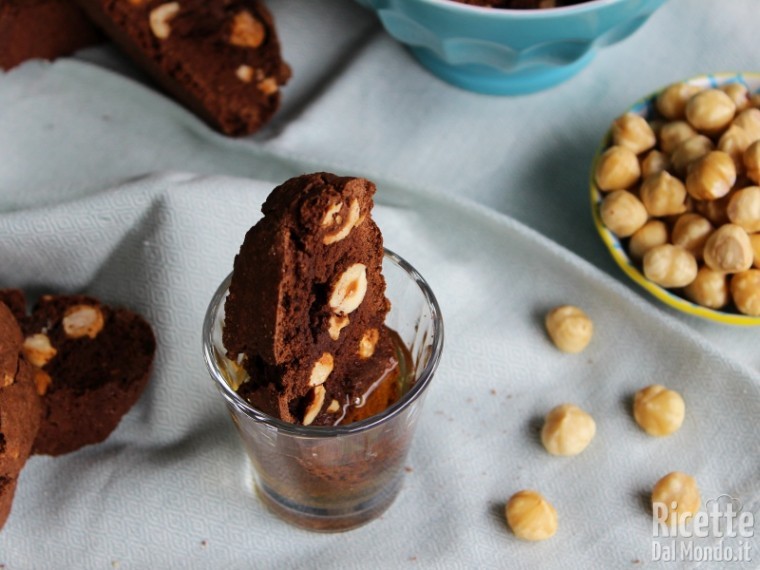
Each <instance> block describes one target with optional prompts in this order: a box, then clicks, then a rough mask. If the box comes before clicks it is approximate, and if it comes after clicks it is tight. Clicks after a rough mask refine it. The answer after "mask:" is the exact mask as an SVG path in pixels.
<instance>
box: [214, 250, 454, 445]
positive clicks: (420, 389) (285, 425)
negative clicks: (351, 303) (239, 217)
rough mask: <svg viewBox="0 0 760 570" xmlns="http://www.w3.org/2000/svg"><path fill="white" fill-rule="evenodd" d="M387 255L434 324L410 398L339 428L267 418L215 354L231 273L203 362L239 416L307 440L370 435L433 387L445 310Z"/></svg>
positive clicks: (402, 263)
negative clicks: (226, 375)
mask: <svg viewBox="0 0 760 570" xmlns="http://www.w3.org/2000/svg"><path fill="white" fill-rule="evenodd" d="M384 253H385V255H384V259H389V260H390V261H391V262H393V263H394V264H395V265H397V266H398V267H400V268H401V269H402V270H403V271H404V272H405V273H406V274H407V275H408V276H409V277H410V278H411V279H412V280H413V281H414V282H415V284H416V285H417V287H419V289H420V291H421V292H422V295H423V297H424V298H425V301H426V302H427V305H428V308H429V309H430V318H431V320H432V323H433V332H432V339H433V342H432V347H431V349H432V350H431V352H430V357H429V358H428V361H427V362H426V363H425V367H424V368H423V369H422V371H421V372H420V373H419V375H418V377H417V380H416V381H415V383H414V385H413V386H412V388H411V389H410V390H409V391H408V392H407V393H406V394H404V395H403V396H402V397H401V398H400V399H399V400H398V401H397V402H395V403H394V404H393V405H391V406H389V407H388V408H386V409H385V410H383V411H382V412H380V413H379V414H375V415H373V416H370V417H368V418H365V419H363V420H360V421H358V422H353V423H350V424H346V425H337V426H302V425H298V424H292V423H289V422H285V421H283V420H281V419H279V418H275V417H274V416H270V415H269V414H265V413H264V412H262V411H260V410H258V409H256V408H255V407H253V406H252V405H251V404H249V403H248V402H246V401H245V400H244V399H243V398H241V397H240V396H239V395H238V393H237V392H236V391H235V390H233V389H232V387H231V386H230V385H229V384H228V383H227V381H226V380H225V379H224V376H223V375H222V373H221V372H220V370H219V366H218V365H217V362H216V358H215V354H214V352H215V349H214V342H213V332H214V325H215V323H216V314H217V312H218V310H219V306H220V305H221V304H222V303H223V302H224V300H225V298H226V296H227V290H228V289H229V286H230V282H231V280H232V273H231V272H230V273H229V274H228V275H227V277H226V278H225V279H224V280H223V281H222V283H221V284H220V285H219V287H218V288H217V290H216V292H215V293H214V296H213V297H212V298H211V302H210V303H209V306H208V309H207V310H206V315H205V317H204V319H203V359H204V361H205V363H206V368H207V369H208V372H209V374H210V375H211V378H212V379H213V380H214V382H215V384H216V385H217V388H218V389H219V391H220V392H221V394H222V396H223V397H224V399H225V400H226V401H227V403H229V404H230V405H232V406H234V407H235V408H236V409H237V410H238V411H239V412H242V413H243V414H245V415H246V416H248V417H250V418H251V419H254V420H256V421H257V422H260V423H263V424H267V425H269V426H271V427H273V428H275V429H277V430H278V431H280V432H285V433H288V434H291V435H297V436H299V437H306V438H329V437H336V436H340V435H349V434H354V433H360V432H363V431H367V430H368V429H371V428H373V427H375V426H378V425H380V424H383V423H385V422H387V421H389V420H390V419H392V418H393V417H395V416H397V415H398V414H400V413H401V412H402V411H403V410H405V409H406V408H407V407H409V406H410V405H411V404H412V403H413V402H415V401H416V400H417V399H418V398H419V397H420V396H421V395H422V394H423V393H424V392H425V389H426V388H427V386H428V385H429V384H430V381H431V380H432V378H433V376H434V375H435V371H436V369H437V368H438V364H439V362H440V359H441V353H442V351H443V317H442V315H441V308H440V306H439V304H438V300H437V299H436V297H435V294H434V293H433V291H432V289H430V286H429V285H428V283H427V281H425V279H424V277H422V275H420V273H419V272H418V271H417V270H416V269H415V268H414V267H413V266H412V265H411V264H409V262H407V261H406V260H405V259H403V258H402V257H401V256H399V255H397V254H396V253H394V252H392V251H391V250H389V249H387V248H385V249H384Z"/></svg>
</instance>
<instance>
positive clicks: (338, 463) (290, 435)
mask: <svg viewBox="0 0 760 570" xmlns="http://www.w3.org/2000/svg"><path fill="white" fill-rule="evenodd" d="M383 274H384V276H385V280H386V282H387V290H386V296H387V297H388V298H389V299H390V301H391V304H392V307H391V311H390V313H389V314H388V317H387V319H386V325H387V326H388V327H389V328H391V329H393V330H395V331H396V332H397V333H398V334H399V336H400V338H401V339H402V341H403V343H404V344H405V345H406V348H407V349H408V355H407V358H406V360H409V362H401V363H400V365H401V366H402V371H403V374H402V377H404V378H405V386H406V390H405V393H403V395H402V396H401V398H400V399H399V400H398V401H397V402H395V403H394V404H393V405H391V406H390V407H388V408H387V409H385V410H384V411H382V412H380V413H378V414H376V415H374V416H371V417H369V418H367V419H364V420H361V421H358V422H355V423H351V424H347V425H338V426H333V427H330V426H327V427H326V426H301V425H295V424H290V423H287V422H283V421H281V420H279V419H277V418H274V417H272V416H269V415H267V414H264V413H262V412H260V411H259V410H257V409H256V408H254V407H253V406H251V405H250V404H249V403H248V402H246V401H245V400H244V399H242V398H241V397H240V396H238V394H237V392H235V390H234V389H233V387H232V385H234V384H235V378H234V377H233V374H232V373H231V370H234V367H229V366H228V364H229V360H228V359H227V358H226V356H225V353H226V351H225V349H224V346H223V344H222V325H223V323H224V300H225V298H226V297H227V291H228V288H229V284H230V278H231V276H228V277H227V279H225V281H224V282H223V283H222V284H221V285H220V286H219V289H218V290H217V291H216V293H215V294H214V297H213V299H212V300H211V304H210V305H209V308H208V312H207V313H206V318H205V321H204V324H203V353H204V358H205V360H206V366H207V367H208V370H209V373H210V374H211V378H212V379H213V381H214V383H215V384H216V386H217V388H218V389H219V393H220V394H221V395H222V397H223V398H224V400H225V403H226V404H227V408H228V411H229V413H230V415H231V417H232V420H233V422H234V424H235V426H236V427H237V429H238V432H239V433H240V436H241V437H242V439H243V443H244V445H245V449H246V451H247V453H248V456H249V458H250V460H251V464H252V466H253V470H252V471H253V477H254V483H255V485H256V490H257V492H258V495H259V497H260V498H261V500H262V501H263V502H264V504H265V505H266V506H267V507H268V508H269V509H270V510H272V511H273V512H274V513H276V514H277V515H279V516H280V517H281V518H283V519H284V520H286V521H288V522H290V523H292V524H295V525H297V526H300V527H304V528H307V529H310V530H315V531H322V532H331V531H343V530H349V529H352V528H355V527H357V526H360V525H362V524H365V523H367V522H369V521H371V520H373V519H375V518H376V517H378V516H379V515H380V514H382V513H383V512H384V511H385V510H386V509H387V508H388V507H389V506H390V505H391V503H392V502H393V500H394V499H395V498H396V495H397V494H398V492H399V490H400V489H401V484H402V479H403V475H404V469H403V465H404V461H405V459H406V456H407V453H408V451H409V446H410V444H411V441H412V436H413V434H414V429H415V425H416V422H417V419H418V417H419V415H420V410H421V407H422V402H423V400H424V395H425V391H426V390H427V388H428V386H429V385H430V382H431V380H432V378H433V375H434V373H435V370H436V368H437V366H438V362H439V360H440V357H441V350H442V348H443V321H442V319H441V313H440V308H439V306H438V303H437V301H436V299H435V296H434V295H433V292H432V291H431V290H430V287H429V286H428V284H427V283H426V282H425V280H424V279H423V278H422V276H420V274H419V273H417V271H416V270H415V269H414V268H413V267H412V266H411V265H409V264H408V263H407V262H406V261H404V260H403V259H402V258H400V257H399V256H397V255H396V254H394V253H392V252H390V251H388V250H386V251H385V258H384V260H383ZM409 355H411V356H409ZM231 383H232V385H231Z"/></svg>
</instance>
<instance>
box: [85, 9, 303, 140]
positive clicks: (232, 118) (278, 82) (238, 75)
mask: <svg viewBox="0 0 760 570" xmlns="http://www.w3.org/2000/svg"><path fill="white" fill-rule="evenodd" d="M76 1H77V2H78V3H79V4H80V5H81V6H82V8H84V9H85V11H86V12H87V13H88V15H89V16H90V17H91V18H92V19H93V21H95V22H96V23H97V24H98V25H100V26H101V27H102V28H103V30H105V32H106V33H107V34H108V35H109V36H110V37H111V38H112V39H113V40H114V42H116V44H118V45H119V46H120V47H121V48H122V49H123V50H124V51H125V52H126V53H127V55H129V56H130V57H132V59H133V60H134V61H135V63H137V64H138V65H140V66H142V67H143V68H144V69H145V71H147V72H148V73H149V74H151V75H152V76H153V78H154V79H155V80H156V81H157V82H158V83H159V85H161V86H162V87H163V88H164V89H165V90H166V91H167V92H168V93H170V94H171V95H172V96H174V97H175V98H176V99H177V100H178V101H179V102H180V103H182V104H184V105H185V106H186V107H187V108H189V109H190V110H191V111H193V112H194V113H196V114H197V115H198V116H199V117H201V118H202V119H203V120H205V121H206V122H207V123H209V124H210V125H211V126H213V127H214V128H216V129H218V130H220V131H221V132H223V133H225V134H227V135H233V136H239V135H246V134H250V133H253V132H254V131H256V130H258V129H259V128H261V127H262V126H263V125H264V124H265V123H266V122H267V121H268V120H269V119H270V118H271V117H272V115H274V113H275V111H276V110H277V108H278V107H279V104H280V87H281V86H282V85H284V84H285V83H286V82H287V81H288V79H289V78H290V68H289V67H288V65H287V64H286V63H285V62H284V61H283V59H282V56H281V55H280V42H279V39H278V37H277V30H276V29H275V25H274V20H273V18H272V15H271V14H270V12H269V10H267V8H266V6H265V5H264V4H263V2H261V1H260V0H217V1H214V2H205V1H203V0H177V1H173V2H166V1H160V0H158V1H157V0H76Z"/></svg>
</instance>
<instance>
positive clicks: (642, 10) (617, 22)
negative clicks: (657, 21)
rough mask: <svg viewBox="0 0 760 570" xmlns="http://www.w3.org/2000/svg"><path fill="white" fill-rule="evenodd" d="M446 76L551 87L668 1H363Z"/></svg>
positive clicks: (513, 91) (499, 85) (519, 88)
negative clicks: (533, 6) (519, 4)
mask: <svg viewBox="0 0 760 570" xmlns="http://www.w3.org/2000/svg"><path fill="white" fill-rule="evenodd" d="M357 1H358V2H359V3H360V4H362V5H364V6H366V7H368V8H371V9H373V10H374V11H375V12H377V14H378V16H379V18H380V21H381V22H382V24H383V26H384V27H385V29H386V30H387V31H388V33H389V34H390V35H391V36H393V37H394V38H395V39H396V40H398V41H399V42H401V43H402V44H404V45H406V46H408V48H409V49H410V50H411V52H412V53H413V54H414V56H415V57H416V58H417V60H419V62H420V63H421V64H422V65H423V66H425V67H426V68H427V69H428V70H430V71H431V72H432V73H433V74H435V75H436V76H438V77H440V78H441V79H443V80H444V81H447V82H449V83H452V84H454V85H457V86H459V87H463V88H464V89H469V90H471V91H477V92H479V93H488V94H494V95H517V94H521V93H531V92H534V91H540V90H542V89H546V88H548V87H551V86H553V85H556V84H558V83H561V82H562V81H565V80H566V79H568V78H570V77H572V76H573V75H575V74H576V73H578V72H579V71H580V70H581V69H583V68H584V67H585V66H586V65H587V64H588V63H589V62H590V61H591V60H592V59H593V57H594V54H595V53H596V51H597V50H598V49H599V48H602V47H604V46H608V45H611V44H614V43H616V42H619V41H620V40H622V39H625V38H627V37H628V36H629V35H631V34H632V33H633V32H634V31H636V30H637V29H638V28H639V27H640V26H641V25H642V24H643V23H644V22H646V20H647V18H649V16H651V15H652V13H653V12H654V11H655V10H657V8H659V7H660V6H662V4H664V3H665V0H591V1H590V2H586V3H583V4H577V5H574V6H568V7H565V8H549V9H543V10H503V9H495V8H480V7H476V6H470V5H467V4H460V3H458V2H454V1H452V0H357Z"/></svg>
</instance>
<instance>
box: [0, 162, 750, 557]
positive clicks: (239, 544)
mask: <svg viewBox="0 0 760 570" xmlns="http://www.w3.org/2000/svg"><path fill="white" fill-rule="evenodd" d="M270 189H271V184H269V183H260V182H252V181H249V180H240V179H232V178H221V177H198V176H193V175H186V174H167V175H160V176H153V177H148V178H144V179H141V180H137V181H134V182H131V183H128V184H125V185H122V186H119V187H116V188H113V189H110V190H107V191H103V192H99V193H97V194H95V195H92V196H89V197H85V198H82V199H78V200H72V201H69V202H67V203H65V204H61V205H58V206H53V207H48V208H38V209H33V210H25V211H22V212H17V213H10V214H4V215H2V216H0V259H2V271H3V279H4V280H5V281H6V282H5V283H4V284H6V285H24V286H28V287H30V288H31V289H32V290H34V291H37V292H42V291H50V290H54V291H75V290H76V291H79V290H83V291H86V292H88V293H91V294H93V295H96V296H99V297H101V298H103V299H104V300H105V301H106V302H109V303H112V304H123V305H126V306H129V307H132V308H134V309H136V310H138V311H140V312H142V313H143V314H144V315H145V316H146V317H147V318H148V319H149V320H150V321H151V322H152V323H153V324H154V326H155V327H156V334H157V337H158V341H159V349H158V358H157V360H156V367H155V372H154V375H153V379H152V382H151V384H150V386H149V388H148V390H147V392H146V393H145V395H144V396H143V397H142V399H141V400H140V402H139V403H138V404H137V405H136V407H135V408H134V409H133V410H132V411H131V413H130V414H129V415H128V416H127V417H126V418H125V419H124V420H123V422H122V424H121V426H120V427H119V428H118V430H117V431H116V432H115V433H114V434H113V435H112V437H111V438H110V439H109V440H108V441H107V442H105V443H103V444H100V445H95V446H90V447H87V448H85V449H83V450H81V451H79V452H76V453H73V454H70V455H67V456H64V457H60V458H57V459H51V458H42V457H36V458H33V459H31V461H30V462H29V464H28V466H27V467H26V468H25V470H24V472H23V473H22V476H21V479H20V485H19V491H18V495H17V498H16V501H15V503H14V508H13V512H12V515H11V518H10V520H9V522H8V524H7V526H6V528H5V529H4V530H3V531H2V533H0V563H5V564H6V565H7V567H8V568H14V569H15V568H46V567H50V566H51V565H55V566H56V567H62V568H103V567H108V566H109V565H110V564H112V563H118V565H119V567H121V568H168V567H194V568H231V567H232V568H247V567H265V568H285V567H295V568H313V567H335V568H356V567H362V566H363V565H370V566H380V567H390V566H398V565H400V564H405V565H408V564H410V563H412V562H414V564H415V565H417V566H422V567H440V568H444V567H445V568H456V567H462V568H464V567H503V566H508V565H511V564H512V563H514V564H516V565H517V564H519V565H524V566H526V567H539V566H540V567H542V568H560V567H565V568H566V567H567V566H568V560H572V561H573V565H574V567H577V568H590V567H593V566H594V565H595V564H598V563H599V562H600V561H601V562H602V563H603V564H604V566H605V567H607V568H612V567H623V566H628V565H631V564H632V562H634V561H636V560H639V561H643V560H648V557H649V555H650V550H651V548H652V546H651V544H652V530H651V519H650V515H649V513H648V511H647V509H646V506H645V505H646V501H645V495H646V493H647V492H648V491H649V489H650V488H651V486H652V485H653V483H654V482H655V481H656V480H657V479H658V478H659V477H660V476H662V475H664V474H665V473H667V472H669V471H671V470H674V469H679V470H684V471H687V472H689V473H692V474H693V475H694V476H695V477H696V478H697V480H698V481H699V484H700V486H701V488H702V492H703V495H704V497H705V498H710V497H718V496H719V495H721V494H724V493H728V494H730V495H731V496H734V497H737V498H739V499H740V500H741V502H742V504H743V505H744V506H745V509H751V510H752V512H753V513H754V514H755V516H756V517H758V516H760V495H758V481H757V473H758V469H759V468H760V464H758V442H757V437H756V433H755V425H756V420H757V417H758V414H760V389H759V388H758V377H757V373H756V372H754V371H751V370H748V369H743V368H742V367H740V366H736V365H734V364H732V363H731V362H729V361H727V360H726V359H724V358H723V357H722V356H721V355H720V353H718V352H716V351H715V350H713V349H712V348H711V347H710V346H708V345H705V344H704V343H701V342H699V341H697V340H695V339H693V338H691V336H692V335H691V334H689V333H688V331H686V330H685V329H684V328H683V327H681V326H678V325H674V324H673V323H672V322H670V321H668V320H665V319H663V318H661V316H660V315H659V313H658V312H657V311H656V310H654V309H653V308H652V306H651V305H650V304H649V303H646V302H643V301H641V300H639V299H638V298H636V297H631V295H630V294H629V292H628V289H627V288H626V287H624V286H622V285H620V284H618V283H616V282H614V281H612V280H611V279H610V278H608V277H606V276H605V275H604V274H602V273H601V272H599V271H598V270H597V269H595V268H593V267H591V266H590V265H588V264H587V263H585V262H583V261H581V260H580V259H578V258H576V257H574V256H572V255H569V254H568V253H567V251H566V250H563V249H561V248H559V247H557V246H556V245H554V244H552V243H551V242H549V241H548V240H546V239H545V238H543V237H541V236H539V235H537V234H535V233H534V232H532V231H530V230H527V229H526V228H525V227H523V226H521V225H519V224H517V223H515V222H512V221H510V220H508V219H506V218H503V217H500V216H498V215H495V214H492V213H490V212H489V211H487V210H484V209H481V208H479V207H475V206H471V205H467V204H464V203H459V202H452V201H450V200H447V199H441V198H436V197H433V196H428V195H425V194H421V193H416V192H413V191H410V190H406V191H404V192H403V193H398V192H396V191H394V189H393V188H382V189H381V191H382V193H383V197H384V201H386V202H388V203H390V204H394V205H389V206H385V205H380V206H378V207H377V219H378V223H379V225H380V227H381V229H382V230H383V232H384V234H385V236H386V242H387V246H388V247H390V248H391V249H394V250H396V251H397V252H399V253H401V254H402V255H403V256H404V257H406V258H407V259H408V260H409V261H410V262H411V263H412V264H413V265H415V266H416V267H417V268H418V269H419V270H420V271H421V273H422V274H423V275H424V276H425V277H426V278H427V279H428V280H429V282H430V284H431V286H432V288H433V290H434V291H435V292H436V293H437V295H438V298H439V300H440V303H441V306H442V311H443V315H444V318H445V322H446V327H447V345H446V349H445V356H444V358H443V360H442V363H441V366H440V370H439V372H438V374H437V376H436V378H435V380H434V383H433V384H432V386H431V388H430V393H429V395H428V399H427V401H426V403H425V409H424V413H423V416H422V418H421V422H420V426H419V431H418V433H417V437H416V440H415V443H414V446H413V449H412V453H411V456H410V457H409V460H408V467H409V471H410V472H409V473H408V474H407V476H406V485H405V488H404V490H403V491H402V493H401V495H400V496H399V498H398V500H397V502H396V503H395V504H394V505H393V506H392V507H391V509H390V510H389V511H388V512H387V513H386V514H385V515H384V516H383V517H382V518H381V519H380V520H378V521H375V522H373V523H371V524H370V525H368V526H366V527H364V528H361V529H358V530H356V531H353V532H350V533H348V534H343V535H332V536H331V535H316V534H311V533H308V532H305V531H300V530H297V529H294V528H291V527H289V526H287V525H286V524H285V523H282V522H280V521H279V520H278V519H276V518H274V517H273V516H272V515H270V514H268V513H267V512H266V510H265V509H264V508H263V507H262V505H261V503H260V502H259V501H258V500H257V499H256V498H255V496H254V494H253V492H252V490H251V484H250V472H249V468H248V466H247V462H246V458H245V456H244V452H243V450H242V447H241V444H240V442H239V440H238V438H237V435H236V433H235V432H234V430H233V427H232V423H231V421H230V420H229V418H228V417H227V415H226V411H225V408H224V405H223V403H222V401H221V398H220V397H219V396H218V395H217V394H216V392H215V388H214V387H213V386H212V383H211V380H210V379H209V378H208V376H207V374H206V371H205V369H204V365H203V362H202V358H201V338H200V329H201V323H202V320H203V316H204V311H205V308H206V306H207V303H208V301H209V300H210V298H211V295H212V293H213V291H214V289H215V288H216V286H217V285H218V284H219V283H220V282H221V280H222V279H223V278H224V276H225V275H226V274H227V273H228V272H229V270H230V268H231V263H232V259H233V256H234V254H235V252H236V250H237V248H238V246H239V243H240V242H241V241H242V238H243V235H244V233H245V231H246V229H247V228H248V227H249V225H250V224H252V223H253V222H254V221H255V220H256V219H257V217H258V213H257V210H258V208H259V206H260V204H261V202H262V200H263V199H264V197H265V196H266V194H267V193H268V191H269V190H270ZM562 302H573V303H577V304H578V305H580V306H583V307H584V308H585V309H586V310H587V311H588V313H589V314H590V315H591V317H592V318H593V319H594V322H595V324H596V331H597V332H596V335H595V337H594V339H593V341H592V343H591V345H590V346H589V348H588V350H587V351H586V352H585V353H582V354H580V355H565V354H562V353H560V352H559V351H557V350H556V349H555V348H554V347H553V346H552V345H551V343H550V342H549V341H548V339H547V337H546V335H545V333H544V331H543V328H542V324H541V318H542V316H543V314H544V313H545V311H546V310H547V308H549V307H551V306H553V305H554V304H557V303H562ZM651 382H665V383H666V384H668V385H669V386H671V387H673V388H675V389H677V390H679V391H680V392H681V393H682V394H683V395H684V398H685V400H686V403H687V417H686V421H685V424H684V426H683V428H682V429H681V430H680V431H679V432H678V433H677V434H675V435H674V436H671V437H669V438H665V439H662V440H660V439H653V438H650V437H649V436H647V435H645V434H644V433H643V432H641V431H640V430H639V429H638V428H637V427H636V425H635V424H634V422H633V421H632V419H631V416H630V405H629V404H630V402H629V399H630V396H631V394H632V393H633V392H634V391H635V390H637V389H638V388H640V387H642V386H644V385H646V384H649V383H651ZM565 401H569V402H576V403H577V404H579V405H581V406H582V407H584V408H585V409H587V410H588V411H589V412H590V413H591V414H593V415H594V417H595V418H596V421H597V424H598V435H597V437H596V439H595V440H594V441H593V443H592V444H591V446H590V447H589V449H587V450H586V451H585V452H584V453H583V454H582V455H580V456H578V457H575V458H557V457H552V456H549V455H548V454H547V453H546V452H545V451H543V449H542V447H541V445H540V443H539V441H538V437H537V421H538V420H539V418H540V417H542V416H543V415H544V414H545V413H546V412H547V411H548V410H549V409H550V408H551V407H553V406H555V405H557V404H559V403H562V402H565ZM525 487H529V488H537V489H540V490H541V491H542V492H543V493H544V494H545V495H546V496H547V497H548V498H549V499H550V500H551V501H552V502H553V503H554V505H555V506H556V508H557V510H558V511H559V517H560V530H559V532H558V535H557V536H556V537H554V538H553V539H552V540H551V541H548V542H546V543H542V544H536V545H532V544H526V543H522V542H520V541H518V540H517V539H515V538H514V537H513V536H512V535H511V534H510V533H509V532H508V530H507V529H506V526H505V523H504V520H503V514H502V511H503V506H504V502H505V501H506V499H507V498H508V497H509V495H510V494H512V493H513V492H515V491H517V490H519V489H520V488H525ZM703 540H704V542H702V543H700V544H704V545H706V544H712V542H710V540H709V539H703ZM360 563H361V564H360ZM736 567H737V568H741V567H748V568H749V567H751V566H742V565H737V566H736Z"/></svg>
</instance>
